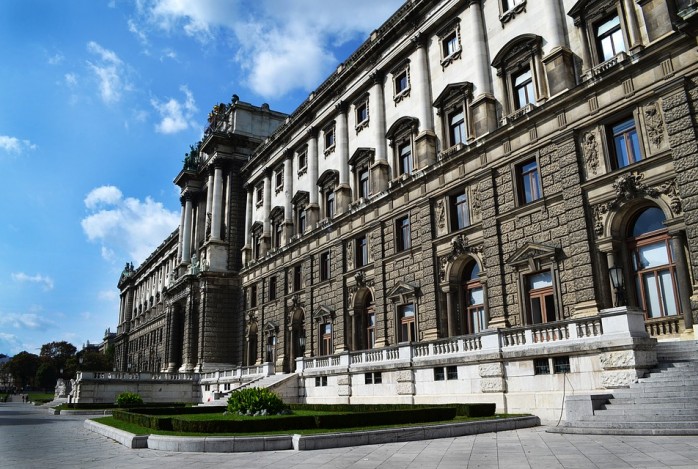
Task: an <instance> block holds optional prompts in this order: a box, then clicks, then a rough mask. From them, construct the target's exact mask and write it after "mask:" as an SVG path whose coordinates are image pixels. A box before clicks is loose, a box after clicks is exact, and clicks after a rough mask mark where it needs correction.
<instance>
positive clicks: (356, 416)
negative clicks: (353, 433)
mask: <svg viewBox="0 0 698 469" xmlns="http://www.w3.org/2000/svg"><path fill="white" fill-rule="evenodd" d="M193 409H199V408H196V407H193V408H186V409H181V410H184V411H185V412H181V413H182V414H184V413H186V414H196V413H204V412H191V410H193ZM200 409H210V407H209V408H206V407H203V408H200ZM213 409H215V408H213ZM218 409H220V408H218ZM166 410H167V409H133V410H132V411H123V410H115V411H114V414H113V417H114V418H116V419H118V420H123V421H125V422H129V423H133V424H135V425H139V426H142V427H146V428H152V429H154V430H174V431H176V432H183V433H184V432H187V433H260V432H272V431H283V430H307V429H313V428H319V429H340V428H352V427H372V426H379V425H399V424H408V423H424V422H435V421H440V420H453V418H454V417H455V416H456V408H455V407H452V406H451V407H447V406H439V407H422V408H420V409H414V408H409V407H408V408H405V409H393V410H385V411H380V412H369V413H367V412H338V413H335V414H326V415H316V416H312V415H308V416H305V415H281V416H275V417H273V418H265V417H255V418H248V419H234V418H231V419H229V420H227V419H223V420H184V419H178V418H177V417H176V416H175V417H173V416H171V414H172V409H170V410H169V414H170V416H169V417H160V416H158V415H155V414H154V413H153V411H154V412H156V413H157V414H161V415H162V414H165V413H168V412H166ZM218 411H219V412H220V410H218ZM209 413H210V411H209Z"/></svg>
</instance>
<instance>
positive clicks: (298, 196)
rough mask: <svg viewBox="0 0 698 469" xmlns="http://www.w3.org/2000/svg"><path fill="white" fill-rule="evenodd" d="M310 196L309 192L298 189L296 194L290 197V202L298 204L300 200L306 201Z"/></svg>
mask: <svg viewBox="0 0 698 469" xmlns="http://www.w3.org/2000/svg"><path fill="white" fill-rule="evenodd" d="M309 198H310V194H308V191H298V192H296V195H294V196H293V198H292V199H291V203H292V204H293V205H298V204H300V203H302V202H305V201H307V200H308V199H309Z"/></svg>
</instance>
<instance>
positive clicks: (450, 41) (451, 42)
mask: <svg viewBox="0 0 698 469" xmlns="http://www.w3.org/2000/svg"><path fill="white" fill-rule="evenodd" d="M441 46H442V52H443V56H444V58H446V57H450V56H451V55H453V54H455V53H456V52H458V51H459V50H460V46H459V45H458V34H457V33H456V31H453V32H451V33H449V34H448V36H446V37H445V38H443V40H442V41H441Z"/></svg>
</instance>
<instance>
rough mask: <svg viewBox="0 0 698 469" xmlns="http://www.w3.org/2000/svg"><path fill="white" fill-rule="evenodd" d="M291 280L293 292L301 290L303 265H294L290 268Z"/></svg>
mask: <svg viewBox="0 0 698 469" xmlns="http://www.w3.org/2000/svg"><path fill="white" fill-rule="evenodd" d="M291 279H292V287H293V291H294V292H299V291H301V290H303V287H304V285H303V264H296V265H294V266H293V267H291Z"/></svg>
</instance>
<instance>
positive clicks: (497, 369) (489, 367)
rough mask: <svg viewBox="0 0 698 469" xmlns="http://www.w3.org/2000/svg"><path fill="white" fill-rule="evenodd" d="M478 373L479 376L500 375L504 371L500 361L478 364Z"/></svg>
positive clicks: (502, 374)
mask: <svg viewBox="0 0 698 469" xmlns="http://www.w3.org/2000/svg"><path fill="white" fill-rule="evenodd" d="M477 368H478V373H479V374H480V377H481V378H491V377H502V376H504V371H503V370H502V364H501V363H485V364H481V365H478V367H477Z"/></svg>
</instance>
